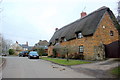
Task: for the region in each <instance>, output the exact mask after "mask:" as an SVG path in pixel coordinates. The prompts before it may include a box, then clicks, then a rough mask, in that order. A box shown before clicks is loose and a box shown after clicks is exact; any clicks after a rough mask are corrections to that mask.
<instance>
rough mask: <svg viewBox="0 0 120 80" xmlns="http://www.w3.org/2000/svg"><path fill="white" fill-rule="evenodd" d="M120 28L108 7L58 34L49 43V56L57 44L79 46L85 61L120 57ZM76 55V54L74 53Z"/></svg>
mask: <svg viewBox="0 0 120 80" xmlns="http://www.w3.org/2000/svg"><path fill="white" fill-rule="evenodd" d="M119 40H120V26H119V24H118V22H117V20H116V18H115V16H114V14H113V13H112V11H111V10H110V9H109V8H108V7H105V6H103V7H101V8H99V9H97V10H96V11H94V12H92V13H90V14H88V15H87V13H86V12H82V13H81V18H80V19H78V20H76V21H75V22H72V23H70V24H68V25H66V26H64V27H62V28H61V29H57V28H56V32H55V33H54V35H53V36H52V38H51V39H50V41H49V47H48V56H51V55H53V48H54V46H55V45H56V44H60V45H62V46H66V45H67V46H77V47H78V48H79V50H78V53H79V54H81V55H83V59H85V60H103V59H105V58H108V57H115V58H116V57H120V44H119ZM73 54H74V53H73Z"/></svg>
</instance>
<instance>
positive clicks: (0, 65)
mask: <svg viewBox="0 0 120 80" xmlns="http://www.w3.org/2000/svg"><path fill="white" fill-rule="evenodd" d="M5 62H6V59H5V58H3V59H2V63H1V64H0V68H1V67H2V66H3V65H4V64H5Z"/></svg>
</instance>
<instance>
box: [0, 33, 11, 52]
mask: <svg viewBox="0 0 120 80" xmlns="http://www.w3.org/2000/svg"><path fill="white" fill-rule="evenodd" d="M11 43H12V41H11V40H8V39H5V38H4V37H3V36H2V34H1V33H0V52H1V53H5V54H8V50H9V48H10V45H11Z"/></svg>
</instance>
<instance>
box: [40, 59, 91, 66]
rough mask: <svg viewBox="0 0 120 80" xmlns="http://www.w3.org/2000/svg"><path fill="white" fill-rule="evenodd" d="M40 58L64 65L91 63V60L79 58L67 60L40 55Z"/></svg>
mask: <svg viewBox="0 0 120 80" xmlns="http://www.w3.org/2000/svg"><path fill="white" fill-rule="evenodd" d="M40 59H43V60H48V61H51V62H54V63H57V64H60V65H65V66H67V65H78V64H86V63H91V62H86V61H80V60H69V61H67V60H66V59H57V58H46V57H41V58H40Z"/></svg>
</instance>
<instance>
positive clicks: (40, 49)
mask: <svg viewBox="0 0 120 80" xmlns="http://www.w3.org/2000/svg"><path fill="white" fill-rule="evenodd" d="M37 52H38V54H39V55H40V56H42V54H43V53H45V50H44V49H43V48H38V49H37Z"/></svg>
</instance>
